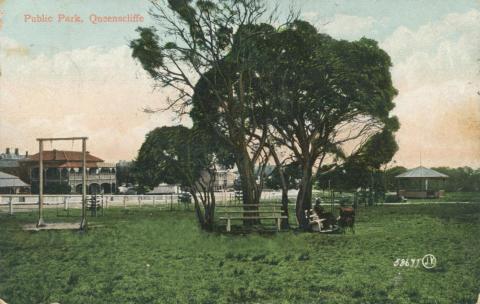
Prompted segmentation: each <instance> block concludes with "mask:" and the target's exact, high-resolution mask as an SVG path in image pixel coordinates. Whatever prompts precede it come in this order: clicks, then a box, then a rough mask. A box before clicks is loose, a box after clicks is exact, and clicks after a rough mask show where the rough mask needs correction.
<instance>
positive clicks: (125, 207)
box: [123, 195, 127, 209]
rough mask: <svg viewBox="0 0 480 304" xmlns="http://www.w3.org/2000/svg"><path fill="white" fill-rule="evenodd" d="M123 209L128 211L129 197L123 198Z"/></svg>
mask: <svg viewBox="0 0 480 304" xmlns="http://www.w3.org/2000/svg"><path fill="white" fill-rule="evenodd" d="M123 209H127V197H126V196H125V195H124V196H123Z"/></svg>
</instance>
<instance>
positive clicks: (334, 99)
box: [256, 20, 399, 229]
mask: <svg viewBox="0 0 480 304" xmlns="http://www.w3.org/2000/svg"><path fill="white" fill-rule="evenodd" d="M256 44H257V47H256V49H257V50H259V51H258V53H257V66H256V74H257V75H260V76H259V81H260V82H261V85H259V86H258V89H259V90H260V92H256V95H258V96H263V98H264V99H266V100H268V102H265V103H264V105H265V106H266V107H267V109H268V110H266V112H268V113H269V117H268V121H267V124H268V125H269V130H270V135H271V138H272V140H273V142H274V143H275V144H276V145H277V146H280V147H281V148H282V149H287V150H288V151H290V153H291V157H292V159H294V161H295V162H297V163H298V164H299V165H300V167H301V171H302V176H301V182H300V187H299V192H298V196H297V201H296V216H297V220H298V222H299V224H300V227H302V228H304V229H308V219H307V218H306V216H305V210H307V209H310V208H311V201H312V185H313V177H314V176H315V170H316V168H318V167H320V166H322V165H324V164H325V163H327V162H331V161H332V160H333V159H336V158H340V157H342V158H345V154H348V153H346V151H349V152H350V153H351V155H356V152H357V151H359V149H361V147H363V146H364V145H365V144H366V143H367V142H369V138H371V137H372V136H375V134H377V133H380V132H382V131H383V130H385V132H394V131H396V130H397V129H398V127H399V125H398V121H397V119H396V117H394V116H392V115H391V113H390V111H391V110H392V109H393V108H394V103H393V101H392V100H393V98H394V97H395V95H396V94H397V91H396V89H395V88H394V87H393V85H392V80H391V75H390V67H391V65H392V64H391V61H390V57H389V56H388V54H387V53H386V52H384V51H383V50H382V49H380V48H379V47H378V45H377V43H376V42H375V41H373V40H370V39H366V38H362V39H360V40H358V41H353V42H349V41H344V40H336V39H333V38H331V37H330V36H328V35H325V34H321V33H319V32H318V31H317V30H316V28H315V27H313V26H312V25H310V24H309V23H307V22H304V21H300V20H297V21H294V22H292V23H290V24H288V25H287V26H286V27H284V28H282V29H281V30H274V29H273V28H271V29H270V33H269V34H268V35H265V36H264V37H262V39H258V40H257V41H256Z"/></svg>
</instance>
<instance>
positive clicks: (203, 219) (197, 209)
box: [190, 193, 206, 229]
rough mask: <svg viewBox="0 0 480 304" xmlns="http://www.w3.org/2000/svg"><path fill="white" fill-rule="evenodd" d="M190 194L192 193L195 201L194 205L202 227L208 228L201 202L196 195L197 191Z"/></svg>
mask: <svg viewBox="0 0 480 304" xmlns="http://www.w3.org/2000/svg"><path fill="white" fill-rule="evenodd" d="M190 194H192V197H193V202H194V206H195V214H196V215H197V220H198V223H199V224H200V227H201V228H202V229H205V228H206V222H205V216H204V215H203V213H202V209H201V207H200V204H199V202H198V198H197V196H196V195H195V193H190Z"/></svg>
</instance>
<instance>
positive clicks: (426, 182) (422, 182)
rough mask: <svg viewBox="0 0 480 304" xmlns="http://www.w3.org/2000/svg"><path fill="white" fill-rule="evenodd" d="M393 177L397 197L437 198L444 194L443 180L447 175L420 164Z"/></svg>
mask: <svg viewBox="0 0 480 304" xmlns="http://www.w3.org/2000/svg"><path fill="white" fill-rule="evenodd" d="M395 178H396V179H397V195H398V196H399V197H406V198H439V197H443V195H444V194H445V190H444V189H445V180H446V179H447V178H448V175H445V174H442V173H440V172H437V171H435V170H432V169H429V168H425V167H422V166H420V167H417V168H415V169H411V170H408V171H407V172H405V173H402V174H400V175H397V176H396V177H395Z"/></svg>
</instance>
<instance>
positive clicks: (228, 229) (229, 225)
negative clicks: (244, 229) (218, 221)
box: [227, 219, 231, 232]
mask: <svg viewBox="0 0 480 304" xmlns="http://www.w3.org/2000/svg"><path fill="white" fill-rule="evenodd" d="M230 230H231V223H230V219H227V232H230Z"/></svg>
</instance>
